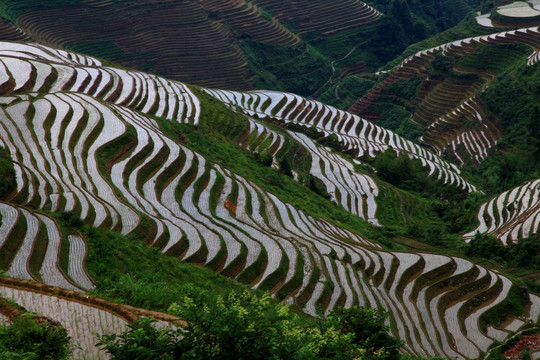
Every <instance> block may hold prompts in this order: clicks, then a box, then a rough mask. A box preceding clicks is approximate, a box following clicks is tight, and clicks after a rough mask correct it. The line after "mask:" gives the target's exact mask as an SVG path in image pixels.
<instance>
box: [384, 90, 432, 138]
mask: <svg viewBox="0 0 540 360" xmlns="http://www.w3.org/2000/svg"><path fill="white" fill-rule="evenodd" d="M380 100H381V104H380V105H378V106H377V107H376V108H377V111H378V112H379V114H380V118H379V121H378V123H377V125H380V126H382V127H384V128H387V129H389V130H392V131H395V132H396V133H397V134H398V135H400V136H403V137H404V138H406V139H408V140H411V141H417V140H418V139H419V138H420V136H422V135H423V134H424V132H425V130H424V128H422V127H420V126H418V125H416V124H414V123H413V122H412V121H410V118H411V112H409V111H407V110H406V109H405V108H403V107H402V106H398V105H395V104H392V103H389V102H385V101H384V100H386V99H383V98H382V97H381V98H380Z"/></svg>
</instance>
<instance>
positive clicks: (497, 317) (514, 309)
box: [480, 285, 529, 329]
mask: <svg viewBox="0 0 540 360" xmlns="http://www.w3.org/2000/svg"><path fill="white" fill-rule="evenodd" d="M528 303H529V296H528V295H527V293H526V292H525V291H523V289H520V288H518V287H517V286H516V285H512V287H511V288H510V291H509V292H508V296H507V297H506V298H505V299H504V301H503V302H501V303H500V304H497V305H495V306H494V307H492V308H491V309H489V310H488V311H486V312H485V313H484V314H483V315H482V317H481V318H480V325H481V326H482V328H484V329H485V327H486V324H492V325H493V326H495V327H499V326H500V324H501V322H502V321H504V320H505V319H506V318H507V317H508V316H520V315H521V314H522V313H523V308H524V307H525V306H526V305H527V304H528Z"/></svg>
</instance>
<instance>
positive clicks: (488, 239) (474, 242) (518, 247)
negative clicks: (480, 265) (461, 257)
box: [465, 233, 540, 270]
mask: <svg viewBox="0 0 540 360" xmlns="http://www.w3.org/2000/svg"><path fill="white" fill-rule="evenodd" d="M465 255H467V256H469V257H482V258H484V259H489V260H493V261H495V262H497V263H498V264H500V265H503V266H505V267H516V268H523V269H528V270H535V269H540V237H539V236H533V237H530V238H526V239H521V240H520V241H518V242H517V243H511V244H508V245H506V246H504V245H503V244H502V243H501V242H500V241H499V239H497V238H495V237H493V236H490V235H486V234H479V233H477V234H476V235H475V237H474V238H472V239H471V241H470V242H469V244H468V245H467V247H465Z"/></svg>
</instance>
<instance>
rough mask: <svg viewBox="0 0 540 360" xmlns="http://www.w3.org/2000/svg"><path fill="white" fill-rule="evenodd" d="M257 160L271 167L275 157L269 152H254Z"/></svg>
mask: <svg viewBox="0 0 540 360" xmlns="http://www.w3.org/2000/svg"><path fill="white" fill-rule="evenodd" d="M253 156H254V157H255V161H256V162H257V163H259V164H260V165H262V166H266V167H270V166H272V163H273V162H274V158H273V157H272V155H270V154H269V153H266V152H263V153H254V154H253Z"/></svg>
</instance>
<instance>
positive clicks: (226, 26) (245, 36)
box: [0, 0, 478, 96]
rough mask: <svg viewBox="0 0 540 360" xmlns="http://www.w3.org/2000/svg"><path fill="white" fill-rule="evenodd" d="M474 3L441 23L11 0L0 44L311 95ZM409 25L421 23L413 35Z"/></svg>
mask: <svg viewBox="0 0 540 360" xmlns="http://www.w3.org/2000/svg"><path fill="white" fill-rule="evenodd" d="M477 2H478V1H476V0H464V1H462V3H463V4H462V5H463V6H462V7H460V8H455V7H450V6H445V7H443V8H442V10H441V11H443V13H444V16H442V15H441V14H442V13H441V11H438V12H428V13H425V12H422V11H420V9H419V8H418V7H413V8H412V9H411V12H410V13H409V9H404V11H399V10H398V13H399V14H396V12H395V11H393V10H390V9H389V10H388V11H386V5H382V4H381V5H380V7H381V8H379V9H377V6H379V4H377V6H375V7H373V6H370V5H367V4H366V3H364V2H362V1H359V0H339V1H333V2H328V1H323V0H311V1H304V0H303V1H294V2H292V1H282V0H225V1H216V0H197V1H188V0H181V1H177V0H160V1H154V0H151V1H150V0H144V1H128V0H118V1H112V0H111V1H101V0H55V1H47V2H41V3H36V2H35V1H31V0H16V1H15V0H9V1H4V2H2V4H0V17H2V18H3V20H4V21H5V22H7V24H4V25H3V29H4V30H3V32H2V33H0V35H2V34H4V33H5V35H4V36H3V37H0V40H19V39H24V40H27V39H31V40H33V41H37V42H39V43H41V44H44V45H49V46H53V47H56V48H63V49H65V50H72V51H77V52H82V53H86V54H89V55H94V56H98V57H100V58H104V59H107V60H111V61H114V62H116V63H119V64H122V65H125V66H127V67H130V68H135V69H138V70H141V71H145V72H150V73H154V74H158V75H161V76H165V77H167V78H169V79H172V80H180V81H185V82H188V83H191V84H196V85H200V86H210V87H220V88H226V89H232V90H251V89H254V88H267V89H274V90H286V91H292V92H295V93H299V94H300V95H303V96H308V95H312V94H318V93H319V92H320V91H323V90H324V89H326V87H328V85H332V82H333V81H334V80H335V79H339V78H343V77H345V76H347V75H348V74H351V73H358V72H363V71H371V70H374V69H376V68H377V67H379V66H382V65H384V64H385V63H386V62H387V61H389V60H391V59H392V58H394V57H395V56H397V55H398V54H399V53H400V52H401V51H403V50H404V49H405V46H406V45H407V44H411V43H413V42H415V41H418V40H421V39H423V38H425V37H426V36H429V35H433V34H434V33H435V32H436V30H440V29H445V28H447V27H449V26H452V25H455V24H456V23H457V22H458V21H459V19H460V18H461V16H462V13H463V11H464V9H465V10H467V9H471V7H473V6H476V5H477ZM381 9H384V10H382V11H381ZM405 10H406V11H405ZM384 14H386V15H384ZM396 16H397V17H401V16H403V17H404V19H405V20H403V19H401V18H400V19H396V18H395V17H396ZM411 17H415V20H416V17H419V18H420V20H419V21H416V22H415V23H414V25H415V29H416V30H415V34H416V35H414V36H409V34H408V32H409V31H410V30H411V29H410V28H411V27H412V26H413V24H408V22H407V21H406V19H409V18H411ZM439 18H441V19H444V20H443V22H442V23H440V24H439V25H437V27H433V26H431V25H430V24H431V23H434V22H435V19H439ZM402 20H403V21H402ZM425 23H427V25H426V24H425ZM15 26H16V27H15ZM396 26H397V28H396Z"/></svg>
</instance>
